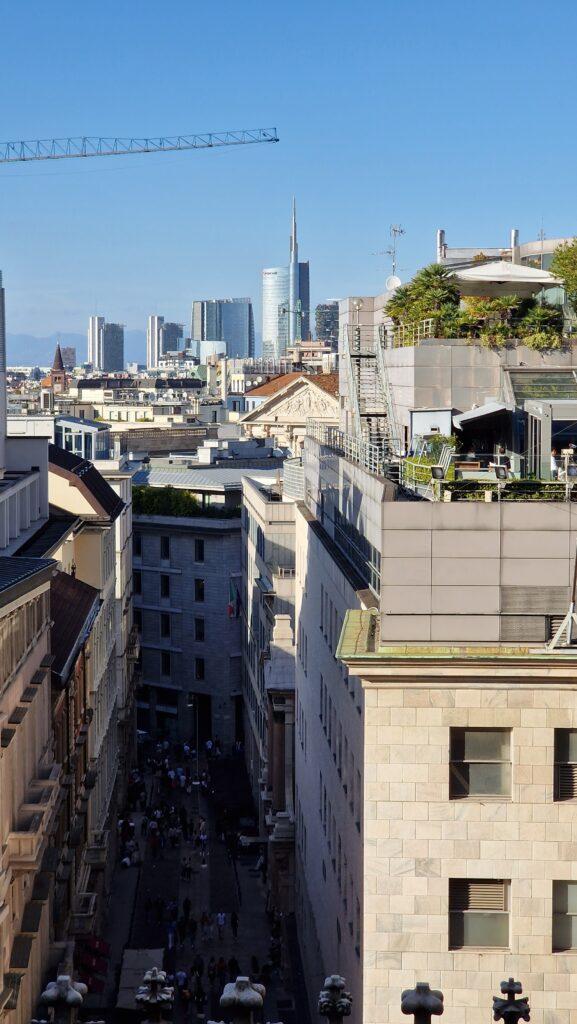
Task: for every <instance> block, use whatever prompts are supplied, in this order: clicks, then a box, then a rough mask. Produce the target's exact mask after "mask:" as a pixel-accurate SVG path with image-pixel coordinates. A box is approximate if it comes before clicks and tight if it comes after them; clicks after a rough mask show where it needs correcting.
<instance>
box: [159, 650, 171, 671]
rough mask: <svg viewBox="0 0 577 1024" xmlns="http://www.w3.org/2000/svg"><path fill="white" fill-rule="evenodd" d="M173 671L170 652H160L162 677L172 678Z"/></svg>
mask: <svg viewBox="0 0 577 1024" xmlns="http://www.w3.org/2000/svg"><path fill="white" fill-rule="evenodd" d="M170 669H171V658H170V651H161V652H160V674H161V675H162V676H170Z"/></svg>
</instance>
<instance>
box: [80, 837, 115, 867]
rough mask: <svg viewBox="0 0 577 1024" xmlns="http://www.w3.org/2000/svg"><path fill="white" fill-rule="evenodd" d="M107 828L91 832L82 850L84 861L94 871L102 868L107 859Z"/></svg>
mask: <svg viewBox="0 0 577 1024" xmlns="http://www.w3.org/2000/svg"><path fill="white" fill-rule="evenodd" d="M109 836H110V832H109V831H108V830H99V831H97V832H91V833H90V835H89V837H88V844H87V846H86V850H85V851H84V862H85V864H88V865H89V867H91V868H94V869H95V870H96V871H98V870H100V871H102V870H104V868H105V867H106V861H107V859H108V838H109Z"/></svg>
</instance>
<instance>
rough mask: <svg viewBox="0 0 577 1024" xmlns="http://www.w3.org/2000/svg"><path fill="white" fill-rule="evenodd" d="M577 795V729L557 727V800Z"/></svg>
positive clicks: (568, 798)
mask: <svg viewBox="0 0 577 1024" xmlns="http://www.w3.org/2000/svg"><path fill="white" fill-rule="evenodd" d="M576 797H577V729H555V800H574V799H575V798H576Z"/></svg>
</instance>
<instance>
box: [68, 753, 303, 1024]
mask: <svg viewBox="0 0 577 1024" xmlns="http://www.w3.org/2000/svg"><path fill="white" fill-rule="evenodd" d="M169 758H170V766H171V767H172V766H173V755H172V754H171V755H169ZM181 763H182V762H179V761H178V759H177V758H176V757H175V758H174V767H175V768H178V766H179V764H181ZM203 768H204V770H205V771H207V773H208V775H207V778H208V784H206V785H205V786H203V787H201V786H200V785H198V786H193V787H192V791H191V792H190V793H188V792H187V791H186V789H185V788H180V787H179V788H172V787H171V786H170V785H167V781H168V782H169V781H170V780H166V777H160V773H154V772H152V771H148V772H147V773H146V774H145V776H144V779H145V784H146V792H147V811H148V813H150V812H153V811H154V810H155V809H156V808H158V807H160V806H174V808H175V812H176V814H177V815H181V816H182V815H183V811H182V810H181V808H183V809H184V811H185V812H186V818H187V821H188V833H189V834H188V840H186V841H185V839H184V836H183V837H182V839H181V840H180V842H178V843H175V844H174V845H173V844H172V843H171V841H170V839H168V838H167V839H166V841H165V843H164V847H161V846H160V845H159V844H156V846H157V848H156V850H155V849H154V846H155V844H153V843H152V842H151V841H150V838H149V836H146V835H143V834H142V833H143V831H146V829H147V822H146V819H145V814H144V813H143V812H142V811H141V810H134V811H133V812H131V813H130V820H131V822H133V823H134V827H135V828H134V831H135V837H136V839H137V840H138V843H139V848H140V851H141V854H142V855H143V856H142V862H141V864H140V865H139V866H131V867H129V868H124V867H122V866H121V864H120V863H119V864H118V865H117V866H116V868H115V872H114V878H113V885H112V892H111V897H110V904H109V913H108V920H107V922H106V925H105V927H104V930H103V935H102V937H103V938H104V939H105V941H106V942H108V943H109V945H110V947H111V954H110V960H109V968H108V974H107V977H106V982H105V987H104V990H103V991H102V992H101V993H99V994H97V993H93V994H90V995H89V996H88V998H87V1000H86V1005H87V1006H88V1007H90V1008H91V1009H96V1008H98V1009H99V1010H101V1011H102V1015H103V1016H105V1017H106V1019H107V1020H112V1019H115V1018H114V1017H113V1008H114V1007H115V1006H116V999H117V992H118V985H119V981H120V972H121V964H122V957H123V954H124V950H125V949H163V950H164V954H163V958H164V963H159V964H158V966H159V967H164V968H165V969H166V970H167V971H168V973H169V974H171V975H173V976H174V975H176V974H177V972H179V971H185V972H186V973H187V976H188V979H189V980H188V986H190V990H191V991H193V990H194V988H195V987H198V981H197V979H196V977H195V976H194V971H193V965H194V968H196V972H197V974H198V972H199V968H200V970H201V972H202V973H201V976H200V983H201V985H202V988H203V990H204V992H205V994H206V1005H205V1008H204V1016H205V1017H207V1018H209V1019H213V1020H221V1019H223V1012H222V1011H221V1009H220V1006H219V999H220V995H221V992H222V982H223V981H230V980H235V978H236V976H237V975H239V974H240V975H243V974H248V975H249V976H250V977H251V978H252V979H253V980H255V981H262V982H263V983H264V984H265V986H266V990H267V996H266V1000H265V1006H264V1010H263V1017H262V1019H263V1020H274V1021H278V1020H282V1021H283V1022H284V1024H292V1021H293V1020H294V1019H295V1011H294V1003H293V998H292V995H291V992H290V990H291V988H292V984H291V969H290V964H289V963H288V962H287V960H288V953H287V950H286V949H285V948H284V944H283V949H282V960H281V965H280V967H279V966H273V965H272V964H271V961H270V950H271V924H272V915H270V914H268V913H267V907H266V888H265V884H264V881H263V878H262V874H261V872H260V871H259V870H257V868H256V863H257V859H258V847H256V846H253V847H252V848H251V847H249V848H248V850H249V851H250V852H244V851H243V849H242V848H240V849H239V852H238V855H231V853H230V852H229V849H228V846H232V847H234V843H232V844H231V843H230V842H229V843H228V844H227V843H226V842H225V841H224V831H223V830H224V829H225V828H230V827H231V826H233V825H234V826H235V827H236V819H235V817H234V815H235V804H236V805H238V806H239V802H240V803H242V796H240V795H239V793H240V792H243V793H244V790H243V788H242V783H243V782H244V771H245V770H244V763H243V761H242V758H239V757H237V758H218V759H214V760H212V761H211V762H209V763H208V764H206V762H205V763H204V765H202V764H201V774H202V770H203ZM239 786H240V787H241V789H240V790H239V789H238V787H239ZM238 806H237V808H236V809H237V810H238ZM223 808H225V810H224V815H225V818H226V819H227V820H228V822H229V823H230V824H227V823H226V822H225V821H223ZM143 822H144V824H143ZM203 822H204V823H206V824H205V826H204V831H205V832H206V835H207V841H206V846H205V851H204V853H203V848H202V844H201V843H199V841H198V836H199V833H200V832H201V831H202V830H203V829H202V828H201V826H202V825H203ZM219 832H220V834H219ZM229 834H230V833H229ZM183 866H184V870H183ZM187 867H188V868H189V870H188V871H187ZM189 874H190V878H189V877H188V875H189ZM185 901H190V904H189V905H188V906H187V905H186V904H185ZM187 909H188V915H189V916H188V920H189V922H193V921H195V922H196V934H195V935H193V931H194V926H193V927H192V928H191V927H190V924H189V926H188V927H187V928H186V929H185V928H184V926H183V916H186V910H187ZM219 914H224V915H225V923H224V925H223V926H221V928H220V929H219V927H218V923H217V915H219ZM233 914H236V915H237V918H238V933H237V935H236V937H235V935H234V933H233V928H232V925H231V915H233ZM203 915H205V926H204V927H203V925H202V920H203ZM209 915H210V916H209ZM207 916H209V917H208V921H206V917H207ZM179 921H180V925H181V927H180V928H179ZM185 931H186V934H185V935H184V934H183V933H184V932H185ZM179 933H180V934H179ZM219 933H220V934H219ZM182 940H184V941H182ZM211 958H214V970H213V971H209V965H210V963H211ZM221 958H222V961H223V962H224V964H223V963H222V962H221V964H220V970H219V971H217V970H216V967H217V965H218V963H219V961H220V960H221ZM224 965H226V966H224ZM297 971H298V966H297ZM211 974H212V977H211ZM175 988H176V984H175ZM299 1010H300V1007H299ZM224 1016H226V1015H224ZM300 1016H301V1013H300V1012H299V1017H300ZM197 1018H198V1013H197V1010H196V1008H195V1006H194V1002H192V1003H191V1005H190V1008H189V1009H188V1010H185V1007H184V1005H183V1001H182V999H181V998H180V996H178V997H177V998H176V999H175V1004H174V1010H173V1019H174V1020H175V1021H177V1022H180V1021H194V1020H195V1019H197ZM198 1019H202V1018H201V1017H200V1018H198Z"/></svg>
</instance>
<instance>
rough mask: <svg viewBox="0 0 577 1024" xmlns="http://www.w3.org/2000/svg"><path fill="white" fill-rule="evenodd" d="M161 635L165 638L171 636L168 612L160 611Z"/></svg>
mask: <svg viewBox="0 0 577 1024" xmlns="http://www.w3.org/2000/svg"><path fill="white" fill-rule="evenodd" d="M160 635H161V637H163V638H166V637H169V636H170V615H167V614H166V612H161V613H160Z"/></svg>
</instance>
